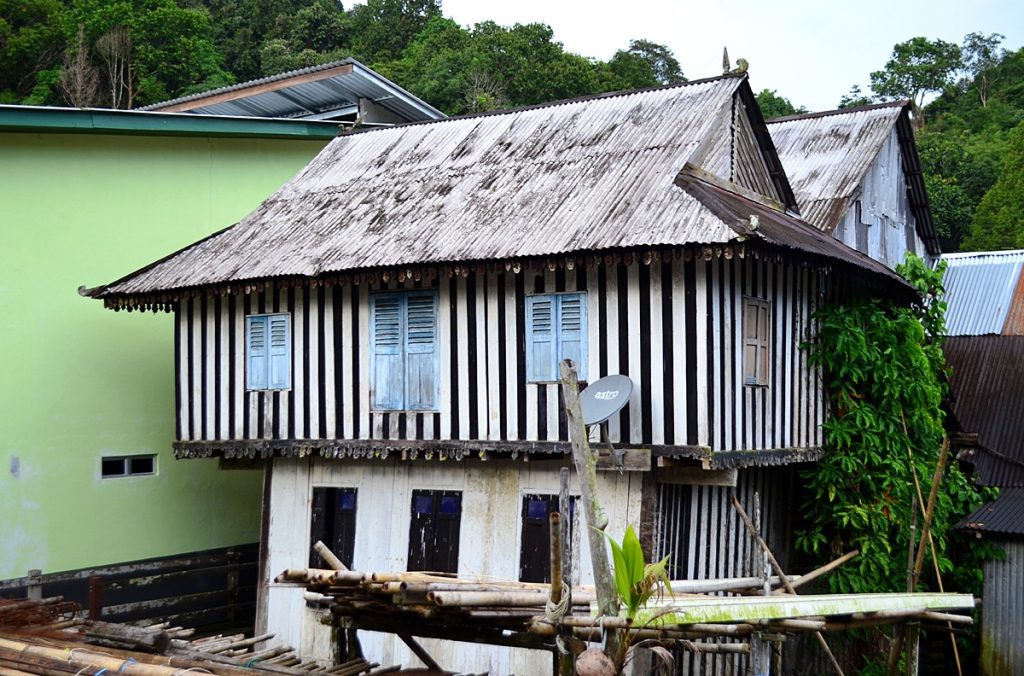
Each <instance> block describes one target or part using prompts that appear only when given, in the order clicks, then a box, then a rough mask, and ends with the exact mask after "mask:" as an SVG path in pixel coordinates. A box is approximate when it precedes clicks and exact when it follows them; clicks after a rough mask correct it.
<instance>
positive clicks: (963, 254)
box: [942, 249, 1024, 260]
mask: <svg viewBox="0 0 1024 676" xmlns="http://www.w3.org/2000/svg"><path fill="white" fill-rule="evenodd" d="M1022 255H1024V249H1005V250H1001V251H956V252H953V253H944V254H942V260H949V259H955V260H964V259H968V258H981V257H982V256H994V257H1008V256H1022Z"/></svg>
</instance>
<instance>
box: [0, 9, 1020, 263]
mask: <svg viewBox="0 0 1024 676" xmlns="http://www.w3.org/2000/svg"><path fill="white" fill-rule="evenodd" d="M1002 40H1003V37H1002V36H1001V35H998V34H989V35H983V34H980V33H971V34H969V35H967V36H966V37H965V38H964V40H963V43H962V45H957V44H952V43H948V42H944V41H942V40H928V39H926V38H922V37H915V38H911V39H908V40H907V41H906V42H903V43H900V44H898V45H895V46H894V48H893V52H892V57H891V58H890V60H889V61H888V62H887V63H886V64H884V66H883V67H882V68H881V69H880V70H878V71H876V72H874V73H871V74H870V81H871V85H870V88H871V91H870V92H861V91H860V89H859V88H858V87H854V88H853V89H851V91H850V93H849V94H847V95H846V96H844V97H843V98H842V100H840V101H838V102H837V106H838V107H847V106H855V105H863V104H867V103H874V102H879V101H888V100H896V99H908V100H910V101H911V102H912V104H913V107H914V117H915V124H916V126H917V133H918V146H919V148H920V151H921V158H922V163H923V168H924V172H925V177H926V182H927V186H928V190H929V195H930V197H931V201H932V210H933V212H934V215H935V221H936V223H937V226H938V228H939V231H940V237H941V240H942V246H943V250H944V251H957V250H961V249H963V250H980V249H1006V248H1024V49H1018V50H1016V51H1013V50H1006V49H1004V48H1003V46H1002ZM349 56H351V57H354V58H356V59H359V60H360V61H362V62H363V63H365V64H367V65H369V66H371V67H372V68H374V69H375V70H377V71H378V72H380V73H381V74H383V75H384V76H386V77H388V78H391V79H392V80H394V81H395V82H397V83H399V84H401V85H402V86H404V87H406V88H407V89H409V90H410V91H411V92H413V93H414V94H416V95H418V96H420V97H422V98H423V99H425V100H427V101H429V102H430V103H431V104H433V105H434V106H436V107H438V108H440V109H441V110H443V111H445V112H446V113H449V114H461V113H470V112H478V111H484V110H492V109H497V108H504V107H510V106H519V105H528V104H533V103H541V102H544V101H551V100H555V99H561V98H568V97H573V96H580V95H586V94H595V93H600V92H606V91H615V90H620V89H634V88H639V87H649V86H655V85H659V84H670V83H677V82H683V81H685V77H684V75H683V73H682V71H681V70H680V66H679V63H678V61H677V60H676V58H675V56H674V55H673V53H672V51H671V50H670V49H668V48H667V47H666V46H664V45H660V44H657V43H654V42H650V41H647V40H643V39H636V40H632V41H630V43H629V44H628V45H623V47H622V49H620V50H619V51H617V52H616V53H615V54H614V55H613V56H612V57H611V58H610V59H609V60H607V61H601V60H597V59H593V58H588V57H584V56H580V55H578V54H574V53H572V52H568V51H566V50H565V49H564V48H563V46H562V44H561V43H560V42H558V41H556V40H555V39H554V35H553V33H552V30H551V28H550V27H548V26H546V25H544V24H541V23H530V24H516V25H514V26H501V25H498V24H496V23H494V22H491V21H485V22H482V23H478V24H476V25H474V26H471V27H465V26H460V25H458V24H457V23H456V22H455V21H453V20H451V19H449V18H447V17H445V16H444V14H443V11H442V6H441V0H366V2H365V3H362V4H353V5H351V6H349V7H347V8H346V7H344V6H342V4H341V3H339V2H337V1H336V0H0V103H21V104H34V105H72V106H79V107H85V106H103V107H113V108H132V107H138V106H142V105H146V104H149V103H155V102H158V101H162V100H166V99H169V98H173V97H176V96H181V95H184V94H189V93H193V92H197V91H203V90H207V89H211V88H214V87H219V86H224V85H228V84H232V83H235V82H243V81H246V80H251V79H254V78H259V77H263V76H266V75H273V74H276V73H280V72H283V71H287V70H293V69H296V68H302V67H306V66H312V65H316V64H320V63H327V62H329V61H333V60H336V59H339V58H344V57H349ZM756 66H757V64H754V70H755V71H756ZM701 75H708V74H706V73H703V74H701ZM758 101H759V103H760V104H761V107H762V110H763V112H764V114H765V117H769V118H770V117H775V116H780V115H789V114H793V113H799V112H806V111H805V110H804V109H803V108H798V107H796V106H794V105H793V104H792V103H791V102H790V101H789V100H788V99H786V98H785V96H784V94H780V93H778V92H775V91H771V90H763V91H761V92H760V93H759V94H758ZM926 101H927V104H926Z"/></svg>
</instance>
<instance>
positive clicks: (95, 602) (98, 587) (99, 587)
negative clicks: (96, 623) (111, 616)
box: [89, 575, 103, 620]
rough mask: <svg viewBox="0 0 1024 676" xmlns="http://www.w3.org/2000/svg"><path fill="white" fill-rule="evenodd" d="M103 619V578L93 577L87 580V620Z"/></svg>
mask: <svg viewBox="0 0 1024 676" xmlns="http://www.w3.org/2000/svg"><path fill="white" fill-rule="evenodd" d="M102 617H103V578H102V577H100V576H99V575H93V576H92V577H90V578H89V619H90V620H98V619H101V618H102Z"/></svg>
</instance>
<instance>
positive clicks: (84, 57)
mask: <svg viewBox="0 0 1024 676" xmlns="http://www.w3.org/2000/svg"><path fill="white" fill-rule="evenodd" d="M98 82H99V75H98V73H97V71H96V67H95V66H94V65H92V62H91V61H90V60H89V47H88V45H87V44H86V43H85V28H84V27H82V26H79V27H78V40H77V41H76V46H75V47H74V48H71V49H68V50H67V52H66V53H65V55H64V68H63V69H62V70H61V73H60V89H61V92H63V94H64V100H65V101H67V102H68V105H71V106H74V107H75V108H87V107H89V106H91V105H93V104H95V103H96V92H97V89H98V88H99V84H98Z"/></svg>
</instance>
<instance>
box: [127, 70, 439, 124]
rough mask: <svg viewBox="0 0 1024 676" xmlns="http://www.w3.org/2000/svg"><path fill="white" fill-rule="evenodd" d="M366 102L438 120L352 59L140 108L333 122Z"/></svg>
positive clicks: (401, 114)
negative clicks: (332, 120)
mask: <svg viewBox="0 0 1024 676" xmlns="http://www.w3.org/2000/svg"><path fill="white" fill-rule="evenodd" d="M360 99H368V100H370V101H373V102H374V103H377V104H378V105H381V106H383V107H384V108H387V109H388V110H390V111H391V112H393V113H394V114H395V115H397V116H398V117H399V118H401V119H402V120H405V121H407V122H413V121H419V120H439V119H442V118H444V117H445V114H444V113H442V112H441V111H440V110H438V109H437V108H434V107H433V106H432V105H430V104H429V103H427V102H426V101H424V100H423V99H421V98H419V97H417V96H414V95H413V94H411V93H409V92H408V91H406V90H405V89H402V88H401V87H399V86H398V85H397V84H395V83H394V82H392V81H391V80H388V79H387V78H385V77H383V76H382V75H380V74H379V73H377V72H376V71H375V70H373V69H372V68H367V67H366V66H364V65H363V64H361V63H359V62H358V61H356V60H355V59H342V60H341V61H333V62H331V63H325V64H322V65H319V66H311V67H309V68H302V69H299V70H292V71H288V72H287V73H280V74H278V75H271V76H269V77H264V78H260V79H258V80H250V81H249V82H241V83H239V84H236V85H231V86H229V87H220V88H219V89H212V90H210V91H206V92H200V93H198V94H191V95H189V96H182V97H180V98H176V99H172V100H170V101H162V102H160V103H154V104H152V105H149V106H145V107H143V108H141V110H155V111H164V112H170V113H199V114H204V115H230V116H242V117H250V116H251V117H282V118H302V119H334V118H338V117H341V116H354V115H355V114H356V112H357V110H358V106H359V100H360Z"/></svg>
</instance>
